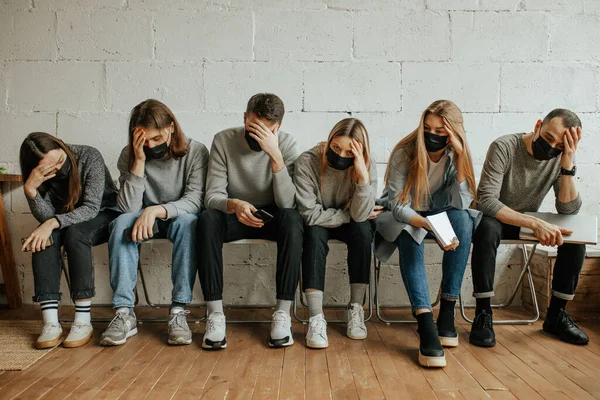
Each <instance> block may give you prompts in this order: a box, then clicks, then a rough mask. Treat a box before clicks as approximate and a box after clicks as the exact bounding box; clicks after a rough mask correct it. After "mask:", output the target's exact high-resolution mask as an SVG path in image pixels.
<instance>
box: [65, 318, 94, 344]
mask: <svg viewBox="0 0 600 400" xmlns="http://www.w3.org/2000/svg"><path fill="white" fill-rule="evenodd" d="M93 334H94V328H93V327H92V324H85V323H81V322H74V323H73V325H71V331H70V332H69V335H68V336H67V338H66V339H65V341H64V342H63V347H79V346H83V345H84V344H86V343H87V342H89V341H90V339H91V338H92V335H93Z"/></svg>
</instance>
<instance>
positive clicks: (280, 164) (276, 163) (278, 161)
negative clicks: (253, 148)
mask: <svg viewBox="0 0 600 400" xmlns="http://www.w3.org/2000/svg"><path fill="white" fill-rule="evenodd" d="M269 158H270V159H271V171H272V172H273V173H274V174H276V173H278V172H279V171H281V170H282V169H284V168H285V162H284V161H283V154H281V150H279V149H278V150H277V152H275V153H274V154H269Z"/></svg>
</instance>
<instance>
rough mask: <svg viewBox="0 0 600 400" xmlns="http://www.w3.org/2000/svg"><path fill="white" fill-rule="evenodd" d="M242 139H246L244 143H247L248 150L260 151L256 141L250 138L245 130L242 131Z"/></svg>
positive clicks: (260, 148)
mask: <svg viewBox="0 0 600 400" xmlns="http://www.w3.org/2000/svg"><path fill="white" fill-rule="evenodd" d="M244 132H245V133H244V137H245V138H246V142H248V146H249V147H250V149H251V150H252V151H256V152H259V151H262V147H260V144H258V142H257V141H256V139H254V138H253V137H252V136H250V131H249V130H247V129H244Z"/></svg>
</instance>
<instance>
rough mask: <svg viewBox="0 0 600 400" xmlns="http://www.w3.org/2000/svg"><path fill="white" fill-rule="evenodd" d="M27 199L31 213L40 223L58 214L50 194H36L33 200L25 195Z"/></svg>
mask: <svg viewBox="0 0 600 400" xmlns="http://www.w3.org/2000/svg"><path fill="white" fill-rule="evenodd" d="M25 197H26V198H27V203H29V209H30V210H31V213H32V214H33V216H34V217H35V219H37V220H38V222H44V221H47V220H49V219H50V218H52V217H54V215H55V214H56V210H55V209H54V205H52V202H51V201H50V196H49V195H48V193H46V194H44V196H42V195H41V194H40V193H39V192H36V195H35V197H34V198H31V197H29V196H27V195H25Z"/></svg>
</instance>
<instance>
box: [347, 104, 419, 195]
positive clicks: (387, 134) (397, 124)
mask: <svg viewBox="0 0 600 400" xmlns="http://www.w3.org/2000/svg"><path fill="white" fill-rule="evenodd" d="M352 116H353V117H354V118H358V119H360V120H361V121H362V122H363V124H364V125H365V128H367V132H368V133H369V142H370V144H371V155H372V156H373V157H374V159H375V161H376V162H377V163H378V164H379V165H378V166H377V175H379V176H383V175H384V172H385V166H386V164H387V162H388V159H389V158H390V152H391V151H392V149H393V148H394V146H395V145H396V143H398V142H399V141H400V139H401V138H402V137H403V136H405V135H406V134H408V133H409V132H408V131H406V128H407V127H406V124H405V120H404V114H403V113H400V112H389V113H361V112H358V113H353V114H352ZM415 124H416V122H415ZM382 182H383V181H382ZM382 189H383V183H380V184H379V186H378V190H379V192H381V190H382Z"/></svg>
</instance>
